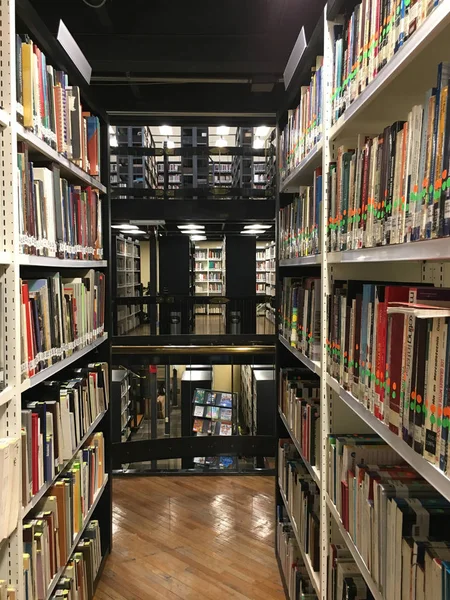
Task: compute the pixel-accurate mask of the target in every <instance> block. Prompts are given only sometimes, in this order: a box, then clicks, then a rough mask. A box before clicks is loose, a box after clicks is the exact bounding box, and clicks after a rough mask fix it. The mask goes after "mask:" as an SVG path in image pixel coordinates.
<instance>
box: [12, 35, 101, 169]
mask: <svg viewBox="0 0 450 600" xmlns="http://www.w3.org/2000/svg"><path fill="white" fill-rule="evenodd" d="M16 79H17V103H18V107H19V108H18V114H19V115H23V116H21V119H22V121H23V125H24V127H26V128H27V129H30V130H31V131H32V132H33V133H34V134H35V135H37V136H38V137H39V138H40V139H42V140H43V141H44V142H46V143H47V144H48V145H49V146H51V148H53V149H54V150H57V151H58V152H59V153H60V154H62V155H63V156H65V157H67V158H68V159H69V160H71V161H73V162H74V163H75V164H76V165H77V166H79V167H80V168H82V169H83V170H84V171H86V172H87V173H89V174H90V175H92V176H94V177H98V178H99V177H100V169H99V156H100V151H99V144H100V123H99V120H98V118H97V117H95V116H93V115H91V114H90V113H86V112H83V107H82V104H81V101H80V90H79V88H78V87H77V86H70V85H69V80H68V76H67V74H66V73H64V72H63V71H58V70H57V69H55V68H54V67H52V66H51V65H50V64H48V62H47V58H46V56H45V54H44V53H43V52H42V51H41V50H40V48H39V47H38V46H37V45H36V44H34V43H33V41H32V40H31V39H30V37H29V36H28V35H26V34H17V35H16Z"/></svg>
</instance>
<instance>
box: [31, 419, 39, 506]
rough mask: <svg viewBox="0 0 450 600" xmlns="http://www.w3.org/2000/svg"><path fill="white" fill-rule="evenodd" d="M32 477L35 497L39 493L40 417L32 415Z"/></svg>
mask: <svg viewBox="0 0 450 600" xmlns="http://www.w3.org/2000/svg"><path fill="white" fill-rule="evenodd" d="M31 477H32V483H33V486H32V490H33V495H34V494H37V492H38V491H39V415H38V414H37V413H32V414H31Z"/></svg>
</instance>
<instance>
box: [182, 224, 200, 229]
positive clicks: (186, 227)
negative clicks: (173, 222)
mask: <svg viewBox="0 0 450 600" xmlns="http://www.w3.org/2000/svg"><path fill="white" fill-rule="evenodd" d="M177 227H178V229H205V226H204V225H193V224H191V225H177Z"/></svg>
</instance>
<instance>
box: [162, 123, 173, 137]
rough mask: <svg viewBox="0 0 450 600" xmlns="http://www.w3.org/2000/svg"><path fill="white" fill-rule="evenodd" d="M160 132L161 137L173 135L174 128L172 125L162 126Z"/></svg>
mask: <svg viewBox="0 0 450 600" xmlns="http://www.w3.org/2000/svg"><path fill="white" fill-rule="evenodd" d="M159 132H160V134H161V135H173V131H172V127H171V126H170V125H161V127H160V128H159Z"/></svg>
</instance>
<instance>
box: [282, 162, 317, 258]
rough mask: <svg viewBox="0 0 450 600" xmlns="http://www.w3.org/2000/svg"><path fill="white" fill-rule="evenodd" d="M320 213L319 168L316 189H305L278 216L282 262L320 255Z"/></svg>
mask: <svg viewBox="0 0 450 600" xmlns="http://www.w3.org/2000/svg"><path fill="white" fill-rule="evenodd" d="M321 211H322V169H321V168H317V169H316V170H315V171H314V176H313V185H312V186H311V187H303V188H302V189H301V191H300V193H299V195H298V196H296V197H295V198H294V200H293V202H292V203H291V204H288V205H287V206H285V207H284V208H281V209H280V211H279V213H278V223H279V229H280V238H279V257H280V259H287V258H297V257H302V256H310V255H314V254H319V252H320V244H321V238H320V233H321V232H320V218H321V214H322V212H321Z"/></svg>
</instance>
